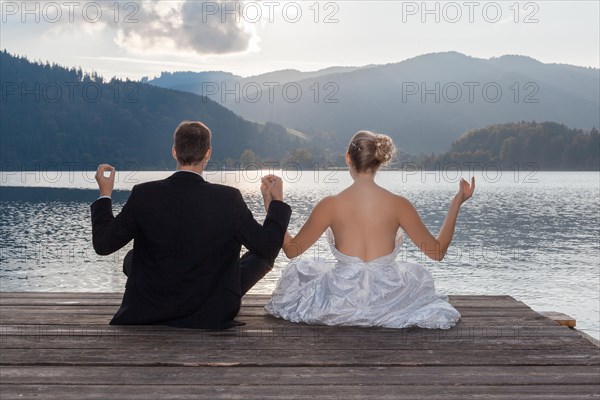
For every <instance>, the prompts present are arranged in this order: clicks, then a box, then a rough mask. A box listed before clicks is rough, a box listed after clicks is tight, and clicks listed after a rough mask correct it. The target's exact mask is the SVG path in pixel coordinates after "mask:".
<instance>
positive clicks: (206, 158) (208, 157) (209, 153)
mask: <svg viewBox="0 0 600 400" xmlns="http://www.w3.org/2000/svg"><path fill="white" fill-rule="evenodd" d="M210 156H212V147H209V148H208V150H206V154H205V155H204V160H202V161H203V162H205V163H206V162H208V160H210Z"/></svg>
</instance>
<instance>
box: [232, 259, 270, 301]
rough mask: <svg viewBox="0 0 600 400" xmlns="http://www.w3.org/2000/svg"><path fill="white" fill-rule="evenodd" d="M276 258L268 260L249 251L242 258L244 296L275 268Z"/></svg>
mask: <svg viewBox="0 0 600 400" xmlns="http://www.w3.org/2000/svg"><path fill="white" fill-rule="evenodd" d="M273 264H275V260H267V259H265V258H261V257H259V256H257V255H256V254H254V253H252V252H250V251H248V252H246V254H244V255H243V256H242V258H240V269H241V271H242V279H241V283H242V285H241V286H242V296H243V295H245V294H246V293H247V292H248V290H250V289H252V287H253V286H254V285H255V284H256V282H258V281H259V280H261V279H262V278H263V276H265V275H266V274H267V273H268V272H269V271H271V269H273Z"/></svg>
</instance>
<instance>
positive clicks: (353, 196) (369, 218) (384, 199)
mask: <svg viewBox="0 0 600 400" xmlns="http://www.w3.org/2000/svg"><path fill="white" fill-rule="evenodd" d="M397 198H398V197H397V196H396V195H394V194H392V193H390V192H389V191H387V190H385V189H383V188H381V187H379V186H377V185H376V184H374V183H372V182H360V183H355V184H353V185H352V186H350V187H349V188H347V189H345V190H344V191H342V192H340V193H339V194H338V195H336V196H332V197H331V200H332V205H333V207H332V208H331V210H332V219H331V221H332V223H331V229H332V231H333V234H334V236H335V242H336V247H337V249H338V250H339V251H341V252H342V253H344V254H346V255H349V256H355V257H359V258H360V259H361V260H363V261H370V260H373V259H376V258H378V257H382V256H385V255H388V254H390V253H391V252H392V251H393V250H394V245H395V238H396V233H397V231H398V228H399V227H400V224H399V222H398V218H397V212H398V210H397V201H398V200H397Z"/></svg>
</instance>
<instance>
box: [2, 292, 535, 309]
mask: <svg viewBox="0 0 600 400" xmlns="http://www.w3.org/2000/svg"><path fill="white" fill-rule="evenodd" d="M122 297H123V295H122V293H89V292H82V293H77V292H68V293H63V292H0V305H19V304H22V305H46V304H57V302H61V303H62V304H75V305H76V304H105V305H115V306H118V305H119V304H120V302H121V299H122ZM269 298H270V295H261V294H251V295H247V296H245V297H244V298H243V299H242V303H243V305H244V306H260V307H262V306H264V305H265V304H266V303H267V301H268V300H269ZM449 300H450V303H451V304H453V305H454V306H455V307H460V306H462V307H471V306H473V307H510V308H515V307H516V308H519V307H525V308H529V307H528V306H527V305H526V304H525V303H522V302H520V301H518V300H515V299H514V298H512V297H511V296H506V295H499V296H487V295H477V296H466V295H450V296H449Z"/></svg>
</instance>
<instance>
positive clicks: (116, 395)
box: [0, 382, 600, 400]
mask: <svg viewBox="0 0 600 400" xmlns="http://www.w3.org/2000/svg"><path fill="white" fill-rule="evenodd" d="M0 393H1V394H2V396H3V399H4V398H6V399H13V398H14V399H17V398H18V399H23V400H26V399H47V400H54V399H56V400H81V399H87V400H92V399H98V400H112V399H122V400H127V399H136V400H138V399H140V398H159V399H161V400H181V399H211V400H219V399H227V400H236V399H239V400H245V399H249V398H250V399H265V400H269V399H274V400H289V399H299V400H306V399H307V398H319V399H348V400H354V399H378V400H379V399H380V400H388V399H398V400H405V399H410V400H448V399H453V398H478V399H481V398H485V399H490V400H515V399H519V400H533V399H536V400H580V399H596V398H600V394H599V393H598V388H597V386H596V385H510V386H506V385H480V386H475V385H474V386H454V385H448V386H432V385H428V384H424V385H419V386H418V385H414V386H400V385H302V384H298V385H265V382H257V383H256V384H255V385H250V386H241V385H239V386H238V385H223V386H220V385H213V386H198V385H178V386H173V385H152V386H145V385H4V384H2V385H0Z"/></svg>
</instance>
